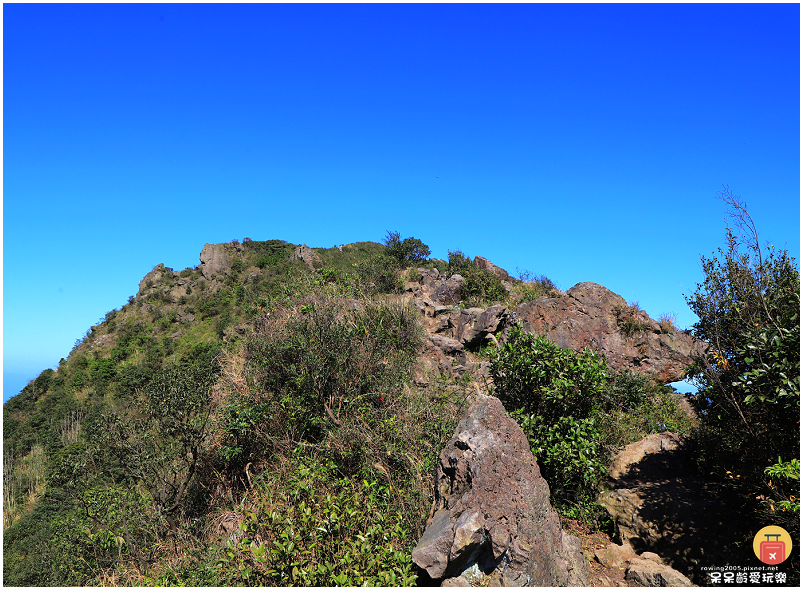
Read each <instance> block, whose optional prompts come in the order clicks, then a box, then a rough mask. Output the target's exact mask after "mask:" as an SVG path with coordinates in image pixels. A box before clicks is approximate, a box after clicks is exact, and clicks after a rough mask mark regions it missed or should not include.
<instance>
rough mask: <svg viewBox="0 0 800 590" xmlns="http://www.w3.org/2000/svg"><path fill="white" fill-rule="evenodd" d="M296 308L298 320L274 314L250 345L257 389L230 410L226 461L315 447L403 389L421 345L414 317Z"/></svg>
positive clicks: (390, 309) (380, 310) (386, 308)
mask: <svg viewBox="0 0 800 590" xmlns="http://www.w3.org/2000/svg"><path fill="white" fill-rule="evenodd" d="M298 307H299V308H301V309H299V310H298V311H301V312H302V313H300V314H299V315H295V314H293V313H292V312H291V311H290V310H283V312H278V311H275V312H271V313H272V314H273V315H272V316H271V317H270V319H269V322H268V323H267V322H265V323H264V324H262V326H261V328H260V329H259V333H258V334H257V335H256V336H254V337H253V338H251V339H250V340H249V341H248V342H247V343H246V345H245V355H246V359H247V361H248V366H249V368H250V371H251V375H252V376H253V378H254V381H255V383H254V387H252V388H250V390H249V391H248V392H246V393H244V394H243V395H237V396H236V397H235V398H233V399H232V400H231V401H230V404H229V406H228V407H227V408H226V410H225V416H226V417H225V423H224V424H225V432H226V435H225V436H226V444H225V446H224V447H223V450H222V452H223V454H224V455H225V456H226V457H227V459H228V460H231V459H234V458H240V460H241V461H245V462H246V461H253V460H256V459H257V458H258V457H261V456H263V454H264V453H266V454H267V455H268V454H269V452H270V451H271V450H273V449H274V447H275V445H276V444H280V442H281V441H285V442H290V443H291V444H293V445H294V444H297V443H298V442H299V441H304V440H305V441H317V440H320V438H321V437H322V436H323V434H324V433H325V432H326V431H327V430H329V429H331V428H341V427H343V426H345V425H346V424H348V423H350V422H353V421H360V420H361V419H362V418H361V417H362V416H363V415H364V414H365V412H369V409H370V408H371V407H373V406H375V405H376V404H380V403H381V399H382V397H383V396H389V395H391V394H392V392H393V391H395V390H396V388H397V387H399V385H400V383H401V382H402V379H403V378H404V376H406V375H407V374H408V371H409V370H410V366H411V363H412V362H413V359H414V357H415V354H416V351H417V350H418V349H419V346H420V343H421V340H420V331H419V327H418V324H417V319H416V315H415V314H414V312H412V311H411V310H409V309H407V308H405V307H404V306H401V305H397V304H370V303H367V304H366V305H365V306H364V309H363V310H360V309H352V310H345V309H344V308H343V307H342V305H341V304H340V303H336V302H331V301H324V300H323V301H313V302H312V301H309V302H307V303H302V304H299V305H298ZM281 314H282V315H281Z"/></svg>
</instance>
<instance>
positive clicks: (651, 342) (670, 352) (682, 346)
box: [516, 283, 705, 383]
mask: <svg viewBox="0 0 800 590" xmlns="http://www.w3.org/2000/svg"><path fill="white" fill-rule="evenodd" d="M627 309H628V304H627V303H626V302H625V300H624V299H623V298H622V297H620V296H619V295H617V294H616V293H613V292H611V291H610V290H608V289H607V288H605V287H603V286H602V285H598V284H596V283H578V284H577V285H575V286H574V287H572V288H571V289H570V290H569V291H567V292H566V293H564V295H562V296H560V297H540V298H539V299H536V300H535V301H530V302H527V303H523V304H521V305H520V306H519V307H518V308H517V310H516V313H517V321H521V322H522V326H523V328H524V329H525V330H526V331H529V332H534V333H536V334H542V335H545V336H547V338H549V339H550V340H551V341H552V342H554V343H556V344H558V345H559V346H561V347H563V348H570V349H572V350H580V349H583V348H585V347H589V348H592V349H594V350H597V351H599V352H602V353H603V354H605V355H606V357H607V358H608V361H609V365H610V366H611V367H612V368H614V369H617V370H622V369H630V370H633V371H636V372H642V373H647V374H649V375H652V376H653V377H654V378H655V379H657V380H658V381H660V382H662V383H670V382H674V381H680V380H681V379H683V378H684V376H685V374H686V368H687V367H688V366H689V365H690V364H691V363H692V362H693V361H694V360H695V359H696V358H698V357H699V356H700V355H701V354H702V353H703V351H704V350H705V344H704V343H703V342H701V341H699V340H697V339H695V338H693V337H692V336H690V335H689V334H687V333H686V332H679V331H670V330H662V328H661V326H660V325H659V324H658V323H657V322H655V321H653V320H652V319H651V318H650V317H649V316H648V315H647V313H645V312H644V311H638V312H636V322H637V326H639V328H638V329H637V330H636V331H633V332H630V333H629V334H626V333H625V332H624V330H623V329H622V328H621V326H620V324H619V320H618V317H619V314H620V312H621V311H626V310H627Z"/></svg>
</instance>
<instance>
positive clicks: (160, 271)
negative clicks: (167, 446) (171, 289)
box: [138, 263, 175, 295]
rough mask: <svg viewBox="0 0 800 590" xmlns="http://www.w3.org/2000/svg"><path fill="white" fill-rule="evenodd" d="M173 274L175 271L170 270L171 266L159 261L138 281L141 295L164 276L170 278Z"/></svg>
mask: <svg viewBox="0 0 800 590" xmlns="http://www.w3.org/2000/svg"><path fill="white" fill-rule="evenodd" d="M173 276H175V273H174V272H173V271H172V269H171V268H168V267H166V266H164V263H159V264H157V265H155V266H154V267H153V270H151V271H150V272H149V273H147V274H146V275H144V278H143V279H142V280H141V281H139V293H138V295H141V294H142V293H144V292H145V291H147V290H148V289H149V288H151V287H152V286H153V285H155V284H157V283H159V282H161V281H163V280H164V279H165V278H169V279H170V280H172V277H173Z"/></svg>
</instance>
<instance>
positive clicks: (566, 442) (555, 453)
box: [491, 328, 691, 516]
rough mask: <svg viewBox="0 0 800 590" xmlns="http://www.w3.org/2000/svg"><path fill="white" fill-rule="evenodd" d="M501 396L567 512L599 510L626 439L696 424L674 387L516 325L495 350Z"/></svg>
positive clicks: (494, 369) (559, 506)
mask: <svg viewBox="0 0 800 590" xmlns="http://www.w3.org/2000/svg"><path fill="white" fill-rule="evenodd" d="M491 361H492V367H491V372H492V377H493V380H494V385H495V388H496V392H497V395H498V397H500V399H501V400H502V401H503V404H504V405H505V407H506V409H508V410H509V411H510V413H511V415H512V416H513V417H514V418H515V419H516V420H517V421H518V423H519V424H520V426H521V428H522V430H523V432H525V434H526V436H527V437H528V439H529V440H530V442H531V450H532V452H533V453H534V455H536V457H537V462H538V464H539V467H540V468H541V470H542V475H543V476H544V477H545V479H547V482H548V484H549V485H550V490H551V493H552V497H553V502H554V504H555V505H556V507H557V509H559V510H560V511H561V512H562V513H565V514H568V515H570V516H572V515H574V514H575V512H574V510H575V508H576V507H577V509H578V512H579V513H580V512H582V511H583V512H586V511H587V510H588V511H591V510H593V508H592V506H593V502H594V497H595V495H596V493H597V492H598V490H599V486H600V485H601V483H602V481H603V477H604V475H605V472H606V468H607V466H608V464H609V462H610V460H611V458H612V457H613V455H614V454H615V453H616V452H617V451H619V450H620V448H621V447H622V446H624V445H625V444H628V443H631V442H633V441H635V440H638V439H640V438H642V437H643V436H646V435H647V434H650V433H653V432H658V431H659V430H663V429H665V428H667V427H669V428H670V429H671V430H673V431H676V432H683V433H686V432H688V431H689V429H690V427H691V424H690V421H689V418H688V417H687V416H686V413H685V411H683V410H682V409H681V408H680V407H679V403H678V400H677V399H676V394H675V392H674V390H673V389H672V388H670V387H668V386H660V385H657V384H655V383H654V382H653V381H652V380H651V379H650V378H649V377H647V376H643V375H638V374H634V373H630V372H619V373H616V372H613V371H611V370H610V369H609V368H608V367H607V364H606V360H605V358H604V357H602V356H598V355H597V354H596V353H594V352H592V351H590V350H583V351H580V352H575V351H572V350H568V349H564V348H561V347H559V346H557V345H556V344H553V343H552V342H550V341H549V340H548V339H547V338H545V337H543V336H536V335H534V334H531V333H527V332H524V331H523V330H521V329H519V328H513V329H512V330H511V331H510V332H509V333H508V341H507V342H506V344H505V345H504V346H503V347H501V348H500V349H498V350H497V351H495V352H493V353H492V354H491Z"/></svg>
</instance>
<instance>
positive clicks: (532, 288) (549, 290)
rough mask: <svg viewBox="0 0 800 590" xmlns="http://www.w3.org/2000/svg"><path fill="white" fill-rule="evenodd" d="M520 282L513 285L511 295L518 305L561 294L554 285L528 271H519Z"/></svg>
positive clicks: (548, 280)
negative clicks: (515, 297)
mask: <svg viewBox="0 0 800 590" xmlns="http://www.w3.org/2000/svg"><path fill="white" fill-rule="evenodd" d="M518 274H519V279H520V282H519V283H516V284H515V285H514V290H513V293H514V294H515V295H516V296H517V297H518V298H519V300H518V303H525V302H526V301H534V300H536V299H538V298H539V297H557V296H558V295H560V294H561V291H559V290H558V287H556V285H555V283H554V282H553V281H551V280H550V279H549V278H547V277H546V276H544V275H534V274H532V273H531V272H530V271H527V270H524V271H519V270H518Z"/></svg>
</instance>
